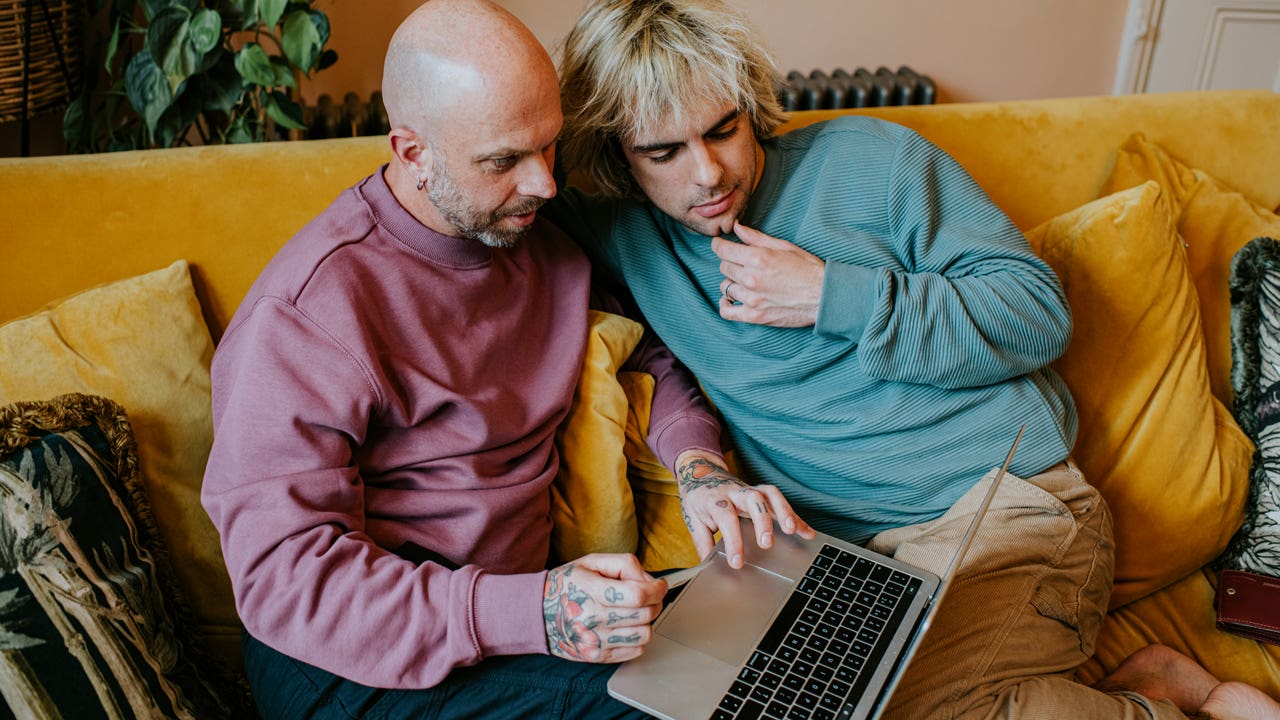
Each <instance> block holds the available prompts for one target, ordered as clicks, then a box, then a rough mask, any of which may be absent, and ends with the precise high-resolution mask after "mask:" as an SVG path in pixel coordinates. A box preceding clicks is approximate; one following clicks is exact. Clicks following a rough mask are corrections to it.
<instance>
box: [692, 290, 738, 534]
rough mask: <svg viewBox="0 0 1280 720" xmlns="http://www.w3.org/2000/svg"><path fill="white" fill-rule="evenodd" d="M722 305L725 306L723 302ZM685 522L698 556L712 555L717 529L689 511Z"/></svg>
mask: <svg viewBox="0 0 1280 720" xmlns="http://www.w3.org/2000/svg"><path fill="white" fill-rule="evenodd" d="M721 307H723V304H722V305H721ZM730 307H732V305H730ZM684 524H685V527H687V528H689V535H690V536H691V537H693V548H694V550H696V551H697V552H698V557H700V558H704V557H706V556H708V555H710V554H711V551H712V550H714V549H715V547H716V538H715V535H714V532H715V531H714V530H713V529H711V528H708V527H707V526H706V525H705V524H703V523H702V522H701V521H700V520H697V519H695V518H693V517H691V516H690V515H689V513H687V512H686V513H685V514H684Z"/></svg>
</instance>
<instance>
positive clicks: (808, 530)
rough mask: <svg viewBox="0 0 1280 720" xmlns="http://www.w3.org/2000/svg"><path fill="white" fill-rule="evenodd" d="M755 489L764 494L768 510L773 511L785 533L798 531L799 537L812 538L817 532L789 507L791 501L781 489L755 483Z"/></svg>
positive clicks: (789, 533)
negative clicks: (788, 500)
mask: <svg viewBox="0 0 1280 720" xmlns="http://www.w3.org/2000/svg"><path fill="white" fill-rule="evenodd" d="M753 487H754V488H755V489H756V490H757V491H759V492H760V493H761V494H762V495H764V496H765V498H766V500H767V501H768V503H769V508H770V511H771V512H772V513H773V516H774V519H776V520H777V521H778V527H780V528H782V532H784V533H786V534H787V535H791V534H793V533H799V534H800V536H801V537H804V538H810V539H812V538H813V537H814V536H815V535H816V534H817V532H816V531H815V530H814V529H813V528H812V527H810V526H809V523H807V522H805V521H804V520H803V519H802V518H801V517H800V516H799V515H798V514H797V513H796V511H795V509H794V508H792V507H791V503H789V502H787V498H786V497H785V496H784V495H783V494H782V491H781V490H779V489H778V488H777V486H774V485H755V486H753Z"/></svg>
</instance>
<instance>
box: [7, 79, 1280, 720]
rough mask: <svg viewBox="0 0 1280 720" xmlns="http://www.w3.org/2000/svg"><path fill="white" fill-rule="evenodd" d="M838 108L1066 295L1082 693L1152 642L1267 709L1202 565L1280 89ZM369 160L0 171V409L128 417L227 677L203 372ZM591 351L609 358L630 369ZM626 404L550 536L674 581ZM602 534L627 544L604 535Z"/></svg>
mask: <svg viewBox="0 0 1280 720" xmlns="http://www.w3.org/2000/svg"><path fill="white" fill-rule="evenodd" d="M842 112H846V111H842ZM847 112H864V113H867V114H872V115H876V116H879V117H883V118H886V119H888V120H892V121H895V122H899V123H902V124H905V125H908V126H910V127H913V128H915V129H916V130H918V131H919V132H921V133H922V134H923V135H925V136H926V137H927V138H929V139H930V140H932V141H934V142H935V143H937V144H938V145H940V146H941V147H942V148H944V149H945V150H947V151H948V152H950V153H951V154H952V155H953V156H954V157H955V158H956V159H957V160H958V161H959V162H960V163H961V164H962V165H963V166H965V167H966V168H967V169H968V171H969V172H970V173H971V174H972V175H973V176H974V177H975V178H976V180H977V181H978V183H979V184H980V185H982V187H983V188H985V189H986V191H987V192H988V193H989V194H990V196H991V197H992V199H993V200H994V201H995V202H996V203H997V204H998V205H1000V206H1001V207H1002V208H1004V209H1005V210H1006V211H1007V212H1008V213H1009V215H1010V216H1011V217H1012V218H1013V220H1014V221H1015V222H1016V223H1017V224H1018V226H1019V227H1020V228H1022V229H1024V231H1026V232H1027V234H1028V237H1029V239H1030V240H1031V242H1032V245H1033V247H1035V248H1036V249H1037V251H1038V252H1040V253H1041V254H1042V256H1043V257H1045V258H1046V260H1048V261H1049V262H1050V264H1051V265H1053V266H1054V268H1055V270H1057V271H1058V272H1059V275H1060V276H1061V277H1062V278H1063V282H1064V286H1065V287H1066V289H1067V292H1068V298H1069V300H1070V301H1071V304H1072V309H1073V313H1074V315H1075V335H1074V337H1073V340H1072V344H1071V348H1070V349H1069V350H1068V353H1067V355H1066V356H1064V358H1063V359H1062V360H1061V361H1059V363H1058V364H1057V366H1058V369H1059V371H1060V372H1061V373H1062V375H1063V376H1064V378H1066V380H1067V382H1068V384H1069V385H1070V387H1071V389H1072V392H1073V394H1074V395H1075V396H1076V399H1077V403H1078V405H1079V406H1080V416H1081V435H1080V442H1079V443H1078V445H1077V448H1076V455H1077V459H1078V460H1079V461H1080V463H1081V465H1082V467H1083V468H1084V470H1085V471H1086V473H1087V475H1088V477H1089V478H1090V480H1091V481H1092V482H1094V483H1095V484H1097V485H1098V486H1099V487H1100V488H1101V489H1102V490H1103V493H1104V495H1105V496H1106V497H1107V499H1108V501H1109V502H1110V504H1111V505H1112V509H1113V511H1114V514H1115V522H1116V529H1117V556H1118V563H1117V564H1118V570H1117V587H1116V596H1115V598H1114V600H1113V604H1112V609H1111V611H1110V612H1109V614H1108V616H1107V620H1106V622H1105V623H1104V625H1103V628H1102V632H1101V637H1100V639H1099V641H1098V643H1097V647H1096V648H1095V649H1094V652H1093V657H1092V659H1091V660H1090V661H1089V662H1088V663H1087V664H1086V665H1085V666H1084V667H1083V668H1082V669H1081V671H1080V677H1081V678H1082V679H1083V680H1086V681H1092V680H1096V679H1098V678H1100V677H1101V676H1102V675H1103V674H1105V673H1106V672H1107V671H1108V670H1109V669H1111V668H1114V667H1115V666H1116V664H1117V663H1119V662H1120V661H1121V660H1122V659H1123V658H1124V657H1126V656H1127V655H1128V654H1129V653H1130V652H1132V651H1133V650H1135V649H1136V648H1138V647H1140V646H1142V645H1145V644H1148V643H1150V642H1162V643H1166V644H1168V645H1171V646H1173V647H1176V648H1178V649H1181V650H1183V651H1184V652H1187V653H1188V654H1190V655H1192V656H1193V657H1195V658H1197V659H1198V660H1200V661H1201V662H1202V663H1203V664H1204V665H1205V666H1207V667H1208V668H1209V669H1210V670H1211V671H1212V672H1214V673H1215V674H1217V675H1218V676H1219V677H1221V678H1224V679H1233V680H1242V681H1246V682H1250V683H1253V684H1255V685H1257V686H1259V687H1261V688H1263V689H1264V690H1266V691H1267V692H1269V693H1270V694H1271V695H1273V696H1276V697H1280V665H1278V663H1280V648H1276V647H1274V646H1267V645H1262V644H1259V643H1256V642H1253V641H1249V640H1243V639H1240V638H1237V637H1234V636H1231V635H1227V634H1224V633H1222V632H1220V631H1218V630H1217V629H1215V626H1214V607H1213V604H1214V588H1215V583H1216V573H1215V571H1214V570H1213V567H1212V561H1213V560H1214V558H1216V557H1217V556H1218V555H1219V553H1220V552H1221V551H1222V550H1223V548H1224V547H1225V546H1226V543H1227V542H1228V540H1229V539H1230V538H1231V536H1232V534H1233V533H1234V532H1235V530H1236V528H1237V527H1239V525H1240V523H1241V518H1242V513H1243V508H1244V506H1245V504H1246V503H1247V501H1248V482H1249V463H1250V461H1251V457H1252V451H1253V448H1252V445H1251V443H1250V442H1249V440H1248V438H1247V437H1245V436H1244V434H1243V433H1242V432H1241V431H1240V430H1239V428H1238V426H1237V425H1236V424H1235V422H1234V421H1233V419H1232V417H1231V414H1230V412H1229V409H1230V407H1231V401H1232V390H1231V383H1230V367H1231V347H1230V342H1231V336H1230V324H1229V313H1230V302H1229V296H1228V290H1227V283H1228V277H1229V272H1230V266H1229V264H1230V260H1231V257H1232V255H1233V254H1234V253H1235V251H1236V250H1237V249H1238V248H1239V247H1240V246H1242V245H1243V244H1244V243H1245V242H1247V241H1248V240H1249V239H1251V238H1252V237H1253V236H1256V235H1259V234H1264V233H1266V232H1270V233H1271V234H1273V235H1275V234H1280V225H1277V224H1272V223H1274V222H1275V217H1276V216H1275V214H1274V213H1275V212H1276V209H1277V206H1278V205H1280V94H1276V93H1272V92H1266V91H1220V92H1199V93H1175V94H1155V95H1140V96H1124V97H1096V98H1074V99H1054V100H1036V101H1019V102H1003V103H981V104H953V105H937V106H923V107H900V108H881V109H872V110H859V111H847ZM833 114H835V113H834V112H830V111H815V112H807V113H797V114H796V115H795V116H794V117H793V118H792V121H791V124H792V125H799V124H804V123H808V122H813V121H817V120H821V119H824V118H826V117H829V116H831V115H833ZM387 157H388V151H387V148H386V143H385V140H384V139H382V138H360V139H345V140H323V141H306V142H292V143H273V144H259V145H243V146H218V147H199V148H188V149H178V150H166V151H142V152H127V153H119V154H110V155H93V156H76V157H52V158H29V159H0V217H2V218H3V230H0V238H2V239H0V405H3V404H6V403H12V402H15V401H20V400H40V399H44V398H47V397H51V396H53V395H55V394H59V393H62V392H72V391H74V392H85V393H91V394H99V395H103V396H106V397H109V398H112V399H114V400H116V401H117V402H119V403H120V404H121V405H122V406H124V408H125V410H126V412H128V414H129V418H130V421H131V423H132V425H133V428H134V431H135V433H136V434H137V437H138V445H139V448H140V449H139V455H140V458H139V460H140V464H141V467H142V471H143V472H142V474H143V481H144V482H145V484H146V494H147V496H148V499H149V504H150V507H151V509H152V512H153V513H154V516H155V522H156V525H157V526H158V527H159V531H160V535H161V536H162V538H163V540H164V541H165V543H166V544H167V546H168V551H169V559H170V562H171V564H172V566H173V568H174V572H175V573H176V575H177V578H178V584H179V586H180V587H181V588H182V591H183V593H184V594H185V596H186V602H187V604H188V606H189V609H190V612H191V615H192V616H193V617H191V618H190V621H191V622H194V623H195V624H196V625H197V626H198V630H199V633H200V636H201V637H202V638H203V641H204V643H205V644H207V645H208V646H209V647H210V648H212V649H213V650H214V651H215V652H216V653H217V654H219V655H221V656H223V657H224V658H226V659H227V660H228V662H230V663H231V665H232V666H234V665H236V664H237V663H238V644H239V625H238V621H237V619H236V615H235V610H234V607H233V604H232V599H231V593H230V587H229V583H228V580H227V578H226V573H225V570H224V568H223V567H222V565H221V560H220V553H219V550H218V545H217V535H216V532H215V531H214V529H213V528H212V526H211V525H210V523H209V521H208V519H207V518H206V517H205V516H204V514H203V512H202V511H201V510H200V508H199V504H198V493H199V481H200V474H201V472H202V470H203V464H204V461H205V458H206V456H207V452H208V449H209V442H210V441H211V435H212V430H211V423H210V420H209V399H208V373H207V367H208V361H209V358H210V357H211V354H212V351H213V348H214V346H215V344H216V342H217V339H218V338H219V336H220V334H221V332H222V330H223V329H224V328H225V326H226V323H227V321H228V319H229V318H230V317H231V315H232V313H233V312H234V311H235V309H236V305H237V303H238V302H239V300H240V299H241V298H242V297H243V295H244V294H245V292H246V291H247V289H248V288H249V286H250V284H251V283H252V282H253V280H254V278H255V277H256V275H257V273H258V272H259V270H260V269H261V268H262V267H263V265H264V264H265V263H266V262H267V260H268V259H269V258H270V257H271V256H272V255H273V254H274V253H275V251H276V250H277V249H278V248H279V247H280V246H281V244H282V243H283V242H285V241H286V240H287V239H288V238H289V237H290V236H291V235H292V234H293V233H294V232H295V231H296V230H297V229H298V228H300V227H301V226H302V225H303V224H304V223H306V222H307V221H308V220H309V219H310V218H311V217H313V216H314V215H315V214H317V213H318V212H319V211H320V210H322V209H323V208H324V207H325V206H326V205H327V204H328V203H329V202H330V201H331V200H332V199H333V197H334V196H335V195H336V194H337V193H338V192H339V191H341V190H342V189H343V188H345V187H347V186H348V185H350V184H352V183H354V182H355V181H357V180H358V179H360V178H361V177H363V176H364V175H366V174H368V173H369V172H371V171H373V170H374V169H375V168H376V167H378V166H379V164H381V163H383V162H385V161H386V159H387ZM139 278H144V279H141V280H140V279H139ZM190 283H193V288H194V294H192V290H191V287H192V286H191V285H190ZM91 288H92V289H91ZM142 295H147V298H144V299H138V298H139V297H140V296H142ZM146 303H151V304H152V305H157V304H158V305H160V306H163V308H162V309H161V310H159V311H156V312H152V310H154V308H150V309H139V307H140V305H145V304H146ZM193 318H194V319H193ZM624 331H625V328H624ZM601 333H602V336H603V340H602V343H603V344H602V349H601V350H600V352H601V353H603V354H604V355H605V356H608V355H611V354H612V355H619V354H625V352H626V343H625V342H623V343H621V344H619V343H617V342H613V340H616V336H611V335H610V331H608V330H607V328H606V329H604V330H601ZM623 334H625V332H624V333H623ZM611 338H613V339H611ZM611 342H612V343H613V344H610V343H611ZM144 356H145V357H144ZM600 367H601V368H602V369H603V372H605V373H606V375H607V374H608V373H609V372H610V371H611V370H612V369H613V368H616V363H615V364H610V363H609V362H605V363H603V364H601V366H600ZM318 371H322V369H318ZM623 384H624V386H625V388H624V389H625V394H624V398H625V400H624V402H623V403H622V404H621V405H620V406H616V405H615V407H614V409H613V410H609V411H606V415H609V414H612V417H609V418H606V420H607V421H608V422H606V423H605V425H606V426H607V427H606V428H605V429H602V430H600V432H601V433H603V434H606V435H609V437H608V438H604V437H602V438H601V440H600V443H599V444H593V442H592V432H594V431H593V430H592V429H591V427H590V426H587V427H586V428H585V429H583V430H581V431H580V432H579V433H578V434H577V435H575V436H574V438H570V439H568V440H567V445H568V446H567V447H566V448H565V453H566V455H567V456H570V457H571V458H573V460H574V461H577V459H578V456H579V455H584V454H585V455H590V454H592V453H595V454H596V455H600V454H601V453H600V448H607V449H608V453H606V454H612V453H613V452H614V451H615V449H617V448H620V447H624V446H625V447H627V448H629V449H630V450H631V451H632V453H631V455H632V457H631V462H630V463H629V465H628V464H626V463H622V462H620V461H616V457H612V458H606V460H607V461H608V462H612V463H613V465H612V466H613V467H614V468H615V470H616V472H615V473H614V474H613V476H612V477H610V478H608V479H607V481H605V482H604V484H602V485H599V486H597V487H595V488H588V492H587V495H589V496H591V497H592V498H593V500H592V501H591V502H592V503H595V504H596V506H595V507H580V508H578V512H575V513H571V514H572V517H566V518H565V519H564V522H565V524H566V527H565V528H563V529H562V530H560V531H559V534H560V540H561V541H564V540H565V538H566V537H567V536H569V535H572V536H573V539H572V542H577V543H578V545H579V546H585V547H588V548H590V547H597V546H598V547H602V548H603V549H627V547H626V546H627V544H628V543H630V549H634V550H635V551H637V552H638V553H640V554H641V556H642V559H643V560H644V561H645V563H646V565H647V566H649V567H650V568H652V569H661V568H664V567H674V566H676V565H680V564H685V563H687V562H689V561H690V559H691V557H692V556H691V549H690V546H689V544H688V541H687V538H686V537H684V536H683V535H682V534H681V533H682V532H683V531H682V528H681V525H680V522H679V518H678V512H676V511H675V509H674V508H675V502H676V501H675V497H674V491H673V490H672V488H671V485H670V482H669V478H664V477H663V473H662V472H660V471H659V470H657V469H655V468H654V467H653V466H652V464H651V460H650V459H646V458H644V457H641V455H643V452H642V450H641V449H639V447H638V446H637V443H635V442H634V436H635V434H636V433H637V432H638V428H642V427H643V425H644V424H645V422H646V419H645V415H646V411H645V409H644V408H643V402H642V397H643V394H644V389H643V386H642V383H641V384H639V385H637V384H636V383H635V382H634V378H633V379H630V380H628V381H627V382H624V383H623ZM584 391H585V390H584ZM619 414H621V415H619ZM628 426H629V430H628ZM627 432H630V434H631V436H632V441H627V440H626V438H625V437H624V436H625V434H626V433H627ZM584 444H586V445H593V446H592V447H590V448H587V447H582V446H583V445H584ZM615 461H616V462H615ZM576 491H577V490H575V489H574V488H569V489H568V490H567V491H566V494H565V495H564V497H566V498H569V499H570V500H571V501H572V498H574V497H576V495H575V492H576ZM593 493H594V494H593ZM602 498H603V501H602ZM617 518H623V519H624V520H625V522H628V523H631V525H632V527H633V528H634V529H633V530H632V531H631V534H630V535H628V534H627V533H625V532H624V533H623V534H622V535H621V537H619V536H618V533H616V532H614V527H613V524H612V523H613V520H614V519H617ZM593 523H594V524H595V526H592V525H593ZM601 523H603V524H604V525H605V527H603V528H602V527H600V526H599V525H600V524H601ZM570 526H573V527H570ZM618 543H622V546H623V547H622V548H619V547H618V546H617V544H618Z"/></svg>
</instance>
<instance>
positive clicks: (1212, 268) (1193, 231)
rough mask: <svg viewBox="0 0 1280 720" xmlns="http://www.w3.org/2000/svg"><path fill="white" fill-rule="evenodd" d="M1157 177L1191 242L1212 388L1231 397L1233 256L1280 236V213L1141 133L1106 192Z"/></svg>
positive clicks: (1119, 159) (1124, 152) (1121, 157)
mask: <svg viewBox="0 0 1280 720" xmlns="http://www.w3.org/2000/svg"><path fill="white" fill-rule="evenodd" d="M1148 180H1154V181H1156V182H1158V183H1159V184H1160V187H1161V188H1162V189H1163V190H1164V192H1165V197H1166V198H1167V199H1168V200H1169V201H1170V202H1171V203H1173V213H1174V218H1175V221H1176V224H1177V228H1178V233H1179V234H1181V235H1182V239H1183V240H1185V241H1186V244H1187V256H1188V259H1189V261H1190V266H1191V277H1192V280H1193V281H1194V282H1195V286H1196V291H1197V293H1198V294H1199V297H1200V311H1201V316H1202V318H1203V325H1204V334H1205V339H1206V341H1207V343H1208V364H1209V379H1210V382H1211V384H1212V387H1213V394H1214V395H1215V396H1216V397H1218V398H1219V399H1220V400H1222V401H1223V402H1225V403H1230V401H1231V394H1232V393H1231V374H1230V373H1231V319H1230V318H1231V314H1230V310H1231V294H1230V291H1229V290H1228V287H1227V282H1228V279H1229V278H1230V276H1231V266H1230V263H1231V257H1232V256H1233V255H1234V254H1235V253H1236V251H1237V250H1239V249H1240V248H1241V247H1243V246H1244V244H1245V243H1247V242H1249V241H1250V240H1252V239H1254V238H1257V237H1262V236H1264V235H1265V236H1268V237H1273V238H1280V216H1277V215H1276V214H1275V213H1273V212H1271V211H1270V210H1267V209H1266V208H1264V207H1262V206H1261V205H1258V204H1257V203H1255V202H1253V201H1252V200H1250V199H1249V198H1247V197H1245V196H1244V195H1242V194H1241V193H1239V192H1236V191H1235V190H1233V189H1231V188H1229V187H1227V186H1226V185H1224V184H1223V183H1221V182H1219V181H1218V180H1216V179H1214V178H1213V177H1210V176H1209V174H1208V173H1205V172H1203V171H1202V170H1199V169H1196V168H1191V167H1188V166H1187V165H1186V164H1184V163H1182V162H1180V161H1179V160H1177V159H1176V158H1174V157H1173V156H1171V155H1170V154H1169V153H1167V152H1166V151H1165V150H1164V149H1163V148H1162V147H1160V146H1159V145H1156V144H1155V143H1152V142H1150V141H1148V140H1147V139H1146V138H1145V137H1144V136H1143V135H1142V134H1141V133H1139V134H1136V135H1134V136H1132V137H1130V138H1129V139H1128V140H1127V141H1126V142H1125V144H1124V145H1123V146H1122V147H1121V148H1120V151H1119V153H1118V154H1117V155H1116V164H1115V168H1114V169H1113V170H1112V172H1111V176H1110V177H1109V178H1108V179H1107V181H1106V183H1105V184H1104V185H1103V188H1102V192H1101V194H1103V195H1109V194H1111V193H1113V192H1115V191H1117V190H1123V189H1125V188H1130V187H1133V186H1135V185H1141V184H1142V183H1144V182H1146V181H1148Z"/></svg>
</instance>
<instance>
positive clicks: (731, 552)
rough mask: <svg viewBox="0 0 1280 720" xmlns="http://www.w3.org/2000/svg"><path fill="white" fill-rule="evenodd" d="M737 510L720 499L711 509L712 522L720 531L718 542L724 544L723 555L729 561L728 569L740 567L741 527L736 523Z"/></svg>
mask: <svg viewBox="0 0 1280 720" xmlns="http://www.w3.org/2000/svg"><path fill="white" fill-rule="evenodd" d="M737 510H738V509H737V508H736V507H735V506H734V505H733V503H731V502H729V501H728V500H725V499H724V498H720V499H719V500H716V504H715V507H713V508H712V509H711V515H712V520H713V522H715V526H716V528H717V529H719V530H720V540H721V542H723V543H724V555H725V557H726V558H728V559H729V567H732V568H740V567H742V551H743V544H742V525H741V523H739V522H738V512H737Z"/></svg>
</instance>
